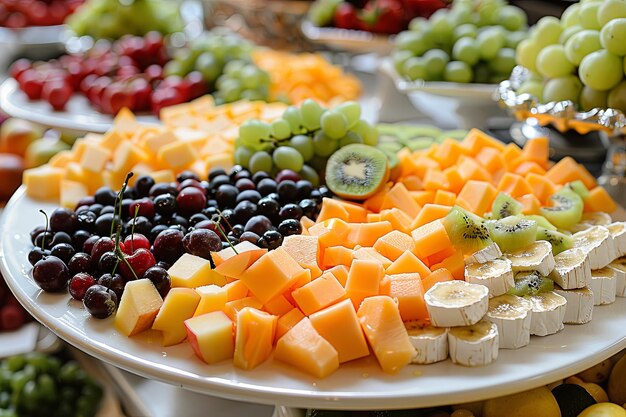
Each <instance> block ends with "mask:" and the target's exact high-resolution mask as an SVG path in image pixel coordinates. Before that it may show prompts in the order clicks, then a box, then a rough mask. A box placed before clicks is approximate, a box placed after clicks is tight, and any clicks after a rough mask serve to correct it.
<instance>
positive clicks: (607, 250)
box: [572, 226, 617, 269]
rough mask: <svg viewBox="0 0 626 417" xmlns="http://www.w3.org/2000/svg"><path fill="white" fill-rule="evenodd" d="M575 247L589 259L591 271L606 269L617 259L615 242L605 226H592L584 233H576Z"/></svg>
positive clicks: (574, 235)
mask: <svg viewBox="0 0 626 417" xmlns="http://www.w3.org/2000/svg"><path fill="white" fill-rule="evenodd" d="M572 236H573V238H574V247H575V248H580V249H582V250H583V251H585V252H586V253H587V256H588V257H589V266H590V267H591V269H600V268H604V267H605V266H607V265H608V264H610V263H611V261H613V259H615V258H617V252H616V250H615V241H614V240H613V237H612V236H611V233H610V232H609V229H607V228H606V227H604V226H592V227H590V228H589V229H587V230H583V231H582V232H577V233H574V234H573V235H572Z"/></svg>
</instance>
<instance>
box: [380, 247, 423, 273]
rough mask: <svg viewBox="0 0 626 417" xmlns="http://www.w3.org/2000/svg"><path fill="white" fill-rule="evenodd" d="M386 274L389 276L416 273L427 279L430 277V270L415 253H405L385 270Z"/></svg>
mask: <svg viewBox="0 0 626 417" xmlns="http://www.w3.org/2000/svg"><path fill="white" fill-rule="evenodd" d="M385 273H387V274H389V275H392V274H408V273H416V274H419V275H420V276H421V277H425V276H427V275H430V269H428V267H427V266H426V265H424V263H423V262H422V261H421V260H420V259H419V258H418V257H417V256H415V254H414V253H413V252H411V251H405V252H404V253H403V254H402V255H400V256H399V257H398V259H396V260H395V261H393V263H392V264H391V265H389V267H387V269H385Z"/></svg>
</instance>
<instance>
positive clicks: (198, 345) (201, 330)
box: [185, 311, 235, 364]
mask: <svg viewBox="0 0 626 417" xmlns="http://www.w3.org/2000/svg"><path fill="white" fill-rule="evenodd" d="M185 327H186V328H187V339H188V340H189V343H190V344H191V347H192V348H193V350H194V352H195V353H196V355H197V356H198V357H199V358H200V359H202V360H203V361H204V362H206V363H208V364H212V363H216V362H219V361H222V360H224V359H229V358H232V357H233V354H234V353H235V338H234V335H233V321H232V320H231V319H229V318H228V316H226V314H224V313H223V312H222V311H214V312H212V313H207V314H203V315H201V316H197V317H193V318H190V319H188V320H185Z"/></svg>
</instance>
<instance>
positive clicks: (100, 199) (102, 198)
mask: <svg viewBox="0 0 626 417" xmlns="http://www.w3.org/2000/svg"><path fill="white" fill-rule="evenodd" d="M93 197H94V200H95V201H96V203H98V204H102V205H103V206H112V205H114V204H115V200H116V199H117V193H116V192H115V191H113V190H112V189H111V187H100V188H98V190H97V191H96V194H94V196H93Z"/></svg>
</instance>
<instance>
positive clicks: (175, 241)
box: [153, 229, 185, 264]
mask: <svg viewBox="0 0 626 417" xmlns="http://www.w3.org/2000/svg"><path fill="white" fill-rule="evenodd" d="M183 237H184V235H183V232H181V231H180V230H176V229H166V230H164V231H162V232H161V233H159V235H158V236H157V237H156V239H154V244H153V252H154V257H155V258H156V259H157V261H161V260H163V261H165V262H167V263H170V264H173V263H174V262H176V261H177V260H178V258H180V257H181V256H182V254H183V253H184V252H185V248H184V247H183Z"/></svg>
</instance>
